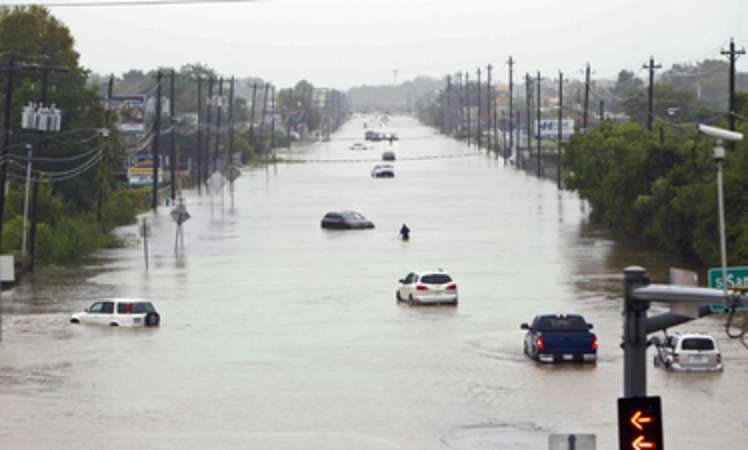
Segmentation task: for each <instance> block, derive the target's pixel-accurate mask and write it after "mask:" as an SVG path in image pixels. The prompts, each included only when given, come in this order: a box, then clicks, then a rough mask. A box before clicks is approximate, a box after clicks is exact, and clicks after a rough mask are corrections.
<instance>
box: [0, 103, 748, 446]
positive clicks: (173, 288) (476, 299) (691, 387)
mask: <svg viewBox="0 0 748 450" xmlns="http://www.w3.org/2000/svg"><path fill="white" fill-rule="evenodd" d="M391 128H393V129H396V130H398V132H399V134H400V137H401V140H400V141H399V142H398V143H396V144H395V147H396V148H395V150H396V153H397V156H398V158H399V160H398V161H396V162H395V166H396V177H395V178H394V179H374V178H371V177H370V176H369V171H370V169H371V167H372V166H373V165H374V162H349V163H341V162H334V161H333V160H336V159H351V158H360V159H371V160H376V159H378V158H379V155H380V154H381V151H382V150H383V149H384V148H385V147H386V146H387V144H381V145H380V146H379V148H378V149H376V150H368V151H358V152H354V151H350V150H348V146H349V145H350V144H352V143H353V142H355V141H357V140H360V139H361V137H362V136H363V132H364V129H363V120H362V119H354V120H352V121H350V122H349V123H348V124H346V126H345V127H344V128H343V129H342V130H341V132H339V133H338V134H336V135H335V136H333V140H332V141H331V142H326V143H316V144H309V145H305V146H301V145H300V146H297V147H295V148H294V149H293V150H292V151H291V152H290V153H288V154H286V155H283V156H284V157H287V158H296V159H306V160H316V161H318V162H308V163H303V164H302V163H294V164H278V165H273V166H270V167H267V168H265V167H262V168H251V169H246V170H245V172H244V173H243V175H242V177H241V178H239V179H238V180H237V182H236V185H235V194H234V202H233V206H232V202H231V200H230V197H229V195H228V194H227V195H225V196H224V197H223V200H222V199H221V197H220V196H215V197H213V198H211V197H210V196H207V195H203V196H202V197H198V196H197V195H196V193H195V192H188V193H186V194H185V198H186V203H187V207H188V210H189V211H190V213H191V214H192V219H190V221H188V222H187V223H186V225H185V233H186V234H185V243H186V249H185V252H184V255H183V256H182V257H175V255H174V253H173V243H174V233H175V226H174V223H173V222H172V221H171V219H170V217H169V216H168V209H167V208H161V209H160V210H159V214H158V215H157V216H155V217H153V216H152V215H148V216H147V217H149V220H152V221H153V239H152V242H151V252H152V256H153V258H152V260H151V266H150V270H149V271H148V272H146V271H145V270H144V263H143V256H142V248H141V245H140V244H139V242H138V240H137V235H136V227H135V226H131V227H125V228H123V229H122V230H120V232H121V233H122V235H123V236H129V239H130V241H131V244H132V245H130V246H129V247H127V248H123V249H117V250H109V251H105V252H101V253H100V254H99V255H98V257H97V259H96V260H95V261H94V262H92V263H91V264H89V265H88V266H85V267H76V268H49V269H45V270H43V271H41V272H39V273H38V274H37V275H36V276H37V280H36V283H35V286H33V287H32V286H30V285H29V284H22V285H20V286H18V287H16V288H15V289H13V290H12V291H8V292H5V293H3V302H4V310H5V323H4V327H3V331H4V335H3V341H2V343H1V344H0V419H1V420H0V448H3V449H5V448H13V449H16V448H19V449H20V448H23V449H60V448H91V449H98V448H111V449H130V448H157V449H160V448H163V449H167V448H169V449H171V448H209V449H225V448H263V449H264V448H272V449H280V450H292V449H340V450H343V449H352V448H356V449H435V448H444V449H544V448H547V439H548V434H550V433H596V434H597V436H598V448H599V449H612V448H615V447H616V445H617V428H616V398H617V397H618V396H620V394H621V392H622V357H621V350H620V348H619V344H620V334H621V332H620V330H621V317H620V312H621V299H620V296H621V293H622V272H621V269H622V268H623V267H624V266H626V265H629V264H641V265H644V266H647V267H648V268H649V269H650V272H651V274H652V275H653V278H654V280H655V281H659V282H667V280H666V279H665V278H664V277H665V274H666V269H667V267H668V264H671V263H672V264H675V263H676V262H674V261H668V260H667V258H665V257H663V256H662V255H660V254H657V253H651V252H645V251H642V250H641V249H640V248H636V247H632V246H629V245H626V244H625V243H621V242H616V241H614V240H611V239H610V238H609V237H608V236H607V235H606V234H605V233H603V232H600V231H599V230H596V229H594V228H592V227H590V226H589V225H588V224H587V223H586V215H587V213H588V211H586V210H585V208H584V205H583V204H582V202H580V200H579V199H578V197H577V196H576V195H575V194H573V193H568V192H560V193H559V192H558V191H557V189H556V186H555V183H553V182H551V181H549V180H545V181H544V180H537V179H535V178H534V177H531V176H528V175H526V174H525V173H524V172H522V171H517V170H514V169H513V168H511V167H504V166H503V163H502V161H501V160H496V159H494V158H493V157H489V156H486V155H485V154H483V153H479V152H477V151H475V150H474V149H472V150H471V149H468V148H467V147H465V146H464V145H462V144H460V143H457V142H455V141H452V140H449V139H446V138H444V137H442V136H438V135H434V134H433V133H432V131H431V130H430V129H427V128H425V127H422V126H420V125H418V124H417V122H415V120H413V119H411V118H407V117H396V118H394V119H393V122H392V124H391ZM466 152H472V154H470V155H469V156H465V155H464V154H465V153H466ZM434 156H437V157H438V158H432V157H434ZM340 209H353V210H357V211H359V212H361V213H362V214H364V215H365V216H366V217H367V218H369V219H371V220H372V221H373V222H374V223H375V224H376V228H375V229H374V230H364V231H351V232H329V231H325V230H322V229H320V227H319V221H320V219H321V218H322V216H323V215H324V213H325V212H327V211H331V210H340ZM402 223H407V224H408V226H409V227H410V229H411V230H412V232H411V240H410V241H409V242H401V241H400V240H399V239H398V230H399V228H400V225H401V224H402ZM438 267H441V268H444V269H445V270H446V271H448V272H449V273H450V274H451V275H452V276H453V277H454V278H455V280H456V282H457V283H458V285H459V290H460V305H459V307H457V308H453V307H429V308H412V307H408V306H407V305H398V304H396V302H395V296H394V293H395V288H396V284H397V280H398V278H401V277H402V276H403V275H405V274H406V273H407V272H408V271H410V270H418V269H434V268H438ZM102 296H122V297H148V298H150V299H152V300H153V301H154V303H155V305H156V307H157V308H158V309H159V311H160V312H161V315H162V326H161V327H160V328H159V329H155V330H131V329H116V328H108V327H102V328H96V327H86V326H75V325H71V324H69V323H68V318H69V314H70V313H71V312H73V311H75V310H81V309H83V308H84V307H86V306H88V305H89V304H90V302H91V301H92V300H93V299H95V298H97V297H102ZM545 312H578V313H582V314H584V315H585V316H586V317H587V318H588V320H589V321H590V322H592V323H594V324H595V331H596V333H597V334H598V336H599V338H600V353H599V358H600V360H599V362H598V364H597V365H596V366H585V367H582V366H558V367H549V366H540V365H537V364H535V363H534V362H531V361H530V360H528V359H526V358H525V357H524V356H523V354H522V336H523V332H522V331H521V330H520V329H519V324H520V323H521V322H527V321H529V320H530V319H532V317H533V316H534V315H535V314H538V313H545ZM722 325H723V324H722V322H721V321H718V320H715V319H707V320H701V321H699V322H694V323H692V324H690V325H685V326H684V327H682V328H683V329H684V330H691V331H704V332H710V333H713V334H714V335H715V336H716V337H717V338H718V339H719V341H720V345H721V347H722V348H721V349H722V353H723V356H724V361H725V366H726V369H725V372H724V373H723V374H714V375H711V374H709V375H700V374H695V375H694V374H673V373H664V372H663V371H661V370H655V369H652V368H650V369H649V374H650V379H649V388H650V393H652V394H656V395H661V396H662V397H663V411H664V425H665V431H666V436H665V441H666V445H667V446H668V447H669V448H673V449H684V450H687V449H702V448H724V449H741V448H744V447H745V439H746V437H748V433H747V432H746V430H747V429H748V418H746V415H745V408H746V405H748V393H746V390H745V389H743V387H744V385H745V382H746V372H747V371H748V350H745V349H744V348H743V347H742V346H740V345H739V344H738V343H736V342H735V341H729V340H728V339H726V338H725V337H724V334H723V333H722V332H721V327H722Z"/></svg>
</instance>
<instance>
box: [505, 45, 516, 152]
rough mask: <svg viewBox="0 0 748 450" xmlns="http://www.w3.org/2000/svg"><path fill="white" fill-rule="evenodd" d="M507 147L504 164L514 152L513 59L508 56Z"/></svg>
mask: <svg viewBox="0 0 748 450" xmlns="http://www.w3.org/2000/svg"><path fill="white" fill-rule="evenodd" d="M508 64H509V149H508V150H507V151H506V154H505V157H504V165H506V160H507V158H508V157H509V156H510V155H511V153H512V152H514V59H512V57H511V56H510V57H509V62H508Z"/></svg>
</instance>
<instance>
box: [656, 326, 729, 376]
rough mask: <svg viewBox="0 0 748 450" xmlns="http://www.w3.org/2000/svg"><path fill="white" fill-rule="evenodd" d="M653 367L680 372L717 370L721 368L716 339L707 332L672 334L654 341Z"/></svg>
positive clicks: (720, 357) (720, 356)
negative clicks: (662, 339)
mask: <svg viewBox="0 0 748 450" xmlns="http://www.w3.org/2000/svg"><path fill="white" fill-rule="evenodd" d="M654 342H655V349H656V351H657V352H656V353H655V356H654V365H655V367H664V368H665V369H666V370H674V371H682V372H719V371H721V370H722V369H723V366H722V354H720V352H719V348H717V341H716V340H715V339H714V338H713V337H711V336H709V335H707V334H697V333H688V334H685V333H684V334H680V333H677V334H673V335H670V336H668V337H667V338H666V339H665V341H664V342H660V341H659V339H656V340H655V341H654Z"/></svg>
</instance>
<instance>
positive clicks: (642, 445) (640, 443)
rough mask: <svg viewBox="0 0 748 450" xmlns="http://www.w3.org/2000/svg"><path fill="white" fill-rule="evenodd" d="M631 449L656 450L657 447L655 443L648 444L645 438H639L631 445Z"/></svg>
mask: <svg viewBox="0 0 748 450" xmlns="http://www.w3.org/2000/svg"><path fill="white" fill-rule="evenodd" d="M631 448H633V449H634V450H642V449H648V448H649V449H653V450H654V449H656V448H657V446H655V444H654V443H653V442H647V441H645V440H644V436H639V437H638V438H636V440H634V442H632V443H631Z"/></svg>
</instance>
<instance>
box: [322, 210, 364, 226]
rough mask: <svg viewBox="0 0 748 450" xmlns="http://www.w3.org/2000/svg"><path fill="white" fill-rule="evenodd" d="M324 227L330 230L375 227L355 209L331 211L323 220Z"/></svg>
mask: <svg viewBox="0 0 748 450" xmlns="http://www.w3.org/2000/svg"><path fill="white" fill-rule="evenodd" d="M321 226H322V228H327V229H329V230H362V229H366V228H374V224H373V223H372V222H371V221H370V220H367V219H366V217H364V216H363V215H361V214H359V213H357V212H355V211H341V212H329V213H327V214H325V217H323V218H322V222H321Z"/></svg>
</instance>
